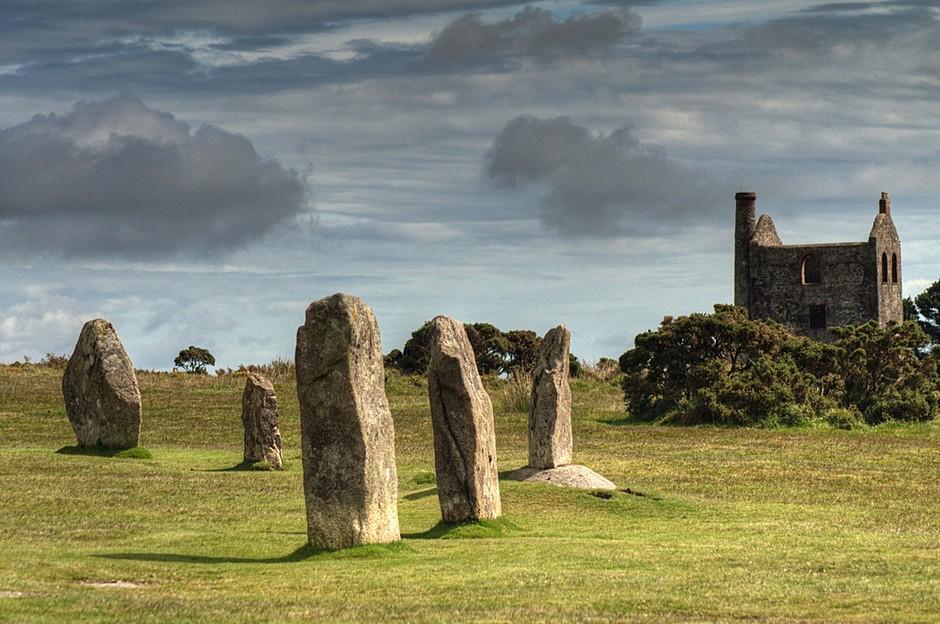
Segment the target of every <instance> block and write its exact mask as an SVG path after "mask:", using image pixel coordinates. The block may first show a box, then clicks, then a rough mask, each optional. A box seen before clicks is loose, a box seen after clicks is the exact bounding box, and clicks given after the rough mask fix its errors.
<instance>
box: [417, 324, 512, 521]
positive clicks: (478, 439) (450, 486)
mask: <svg viewBox="0 0 940 624" xmlns="http://www.w3.org/2000/svg"><path fill="white" fill-rule="evenodd" d="M431 325H432V338H431V355H430V362H429V364H428V395H429V398H430V400H431V421H432V423H433V426H434V465H435V468H436V470H437V496H438V499H439V501H440V504H441V516H442V517H443V519H444V521H445V522H453V523H456V522H470V521H476V520H486V519H493V518H497V517H498V516H499V515H500V513H501V512H502V509H501V505H500V499H499V475H498V473H497V470H496V436H495V433H494V428H493V405H492V403H490V397H489V395H487V394H486V390H485V389H484V388H483V382H482V381H481V380H480V374H479V373H478V372H477V367H476V361H475V359H474V356H473V348H472V347H471V346H470V341H469V340H467V334H466V332H465V331H464V327H463V324H461V323H460V322H458V321H455V320H454V319H452V318H448V317H446V316H438V317H437V318H435V319H434V320H433V321H431Z"/></svg>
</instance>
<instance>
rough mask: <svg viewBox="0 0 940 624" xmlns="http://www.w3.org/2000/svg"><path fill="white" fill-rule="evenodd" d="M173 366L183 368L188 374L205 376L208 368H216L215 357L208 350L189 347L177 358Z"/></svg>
mask: <svg viewBox="0 0 940 624" xmlns="http://www.w3.org/2000/svg"><path fill="white" fill-rule="evenodd" d="M173 366H175V367H177V368H182V369H183V370H185V371H186V372H187V373H192V374H198V375H205V374H206V366H215V357H214V356H213V355H212V354H211V353H209V351H208V350H207V349H203V348H202V347H194V346H193V345H189V347H188V348H186V349H183V350H182V351H180V354H179V355H177V356H176V359H175V360H173Z"/></svg>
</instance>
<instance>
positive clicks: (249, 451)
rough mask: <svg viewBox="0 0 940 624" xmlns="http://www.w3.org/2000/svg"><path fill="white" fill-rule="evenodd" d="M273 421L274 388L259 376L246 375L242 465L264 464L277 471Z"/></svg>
mask: <svg viewBox="0 0 940 624" xmlns="http://www.w3.org/2000/svg"><path fill="white" fill-rule="evenodd" d="M277 421H278V413H277V395H276V394H274V386H273V385H272V384H271V382H270V381H268V380H267V379H265V378H264V376H263V375H259V374H258V373H248V378H247V379H246V380H245V392H244V394H242V424H243V425H244V426H245V463H246V464H247V463H254V462H260V461H266V462H268V464H270V466H271V467H272V468H274V469H275V470H280V469H281V431H280V430H279V429H278V422H277Z"/></svg>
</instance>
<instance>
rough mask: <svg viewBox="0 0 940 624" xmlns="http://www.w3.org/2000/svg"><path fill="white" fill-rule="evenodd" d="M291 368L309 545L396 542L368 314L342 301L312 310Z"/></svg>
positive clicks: (394, 481)
mask: <svg viewBox="0 0 940 624" xmlns="http://www.w3.org/2000/svg"><path fill="white" fill-rule="evenodd" d="M296 365H297V396H298V398H299V399H300V433H301V451H302V458H303V466H304V496H305V498H306V501H307V538H308V540H309V541H310V544H311V545H312V546H314V547H316V548H328V549H339V548H348V547H350V546H357V545H359V544H381V543H387V542H394V541H397V540H399V539H401V536H400V534H399V530H398V506H397V505H398V471H397V469H396V467H395V426H394V424H393V423H392V414H391V412H390V411H389V408H388V399H387V398H386V396H385V368H384V365H383V360H382V348H381V343H380V339H379V327H378V324H377V323H376V321H375V316H373V315H372V310H370V309H369V307H368V306H367V305H366V304H365V303H363V302H362V301H361V300H359V299H357V298H356V297H350V296H349V295H344V294H336V295H333V296H331V297H327V298H326V299H321V300H320V301H315V302H314V303H311V304H310V306H309V307H308V308H307V316H306V322H305V323H304V324H303V325H302V326H301V327H300V328H299V329H298V330H297V351H296Z"/></svg>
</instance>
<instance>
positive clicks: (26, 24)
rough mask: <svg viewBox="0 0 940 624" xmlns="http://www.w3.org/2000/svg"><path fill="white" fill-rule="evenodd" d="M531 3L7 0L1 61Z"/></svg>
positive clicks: (301, 30)
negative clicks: (184, 37)
mask: <svg viewBox="0 0 940 624" xmlns="http://www.w3.org/2000/svg"><path fill="white" fill-rule="evenodd" d="M517 4H523V3H522V2H519V0H397V1H396V2H389V1H388V0H317V1H316V2H311V1H310V0H268V1H266V2H263V3H262V2H257V1H256V0H200V1H199V2H191V1H188V0H168V1H161V2H153V1H148V2H134V3H129V2H126V1H125V0H99V1H96V2H89V1H88V0H5V2H4V5H3V9H4V14H5V15H9V16H12V19H8V20H5V22H4V23H3V24H0V32H2V33H3V42H4V45H3V46H2V48H0V65H2V64H5V63H17V62H23V61H30V62H31V61H35V60H36V57H37V56H40V55H48V54H54V55H56V56H60V55H61V56H64V55H69V54H76V55H82V54H84V53H85V52H87V50H88V49H90V48H94V47H97V46H101V45H107V44H108V43H109V42H114V41H118V40H121V39H124V38H128V37H141V36H143V37H165V36H175V35H178V34H179V33H186V32H189V33H192V32H208V33H214V34H217V35H222V36H226V37H233V38H241V37H247V39H244V40H243V41H242V43H243V44H246V45H249V46H251V45H257V43H258V42H259V41H260V40H257V39H254V38H255V37H256V36H259V35H260V36H262V37H263V38H268V37H271V36H272V35H279V34H297V33H309V32H317V31H323V30H327V29H331V28H335V27H336V26H337V25H339V24H342V23H344V22H348V21H351V20H362V19H391V18H402V17H408V16H414V15H424V14H434V13H443V12H449V11H467V10H480V9H484V8H490V7H499V6H507V5H509V6H511V5H517Z"/></svg>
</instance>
